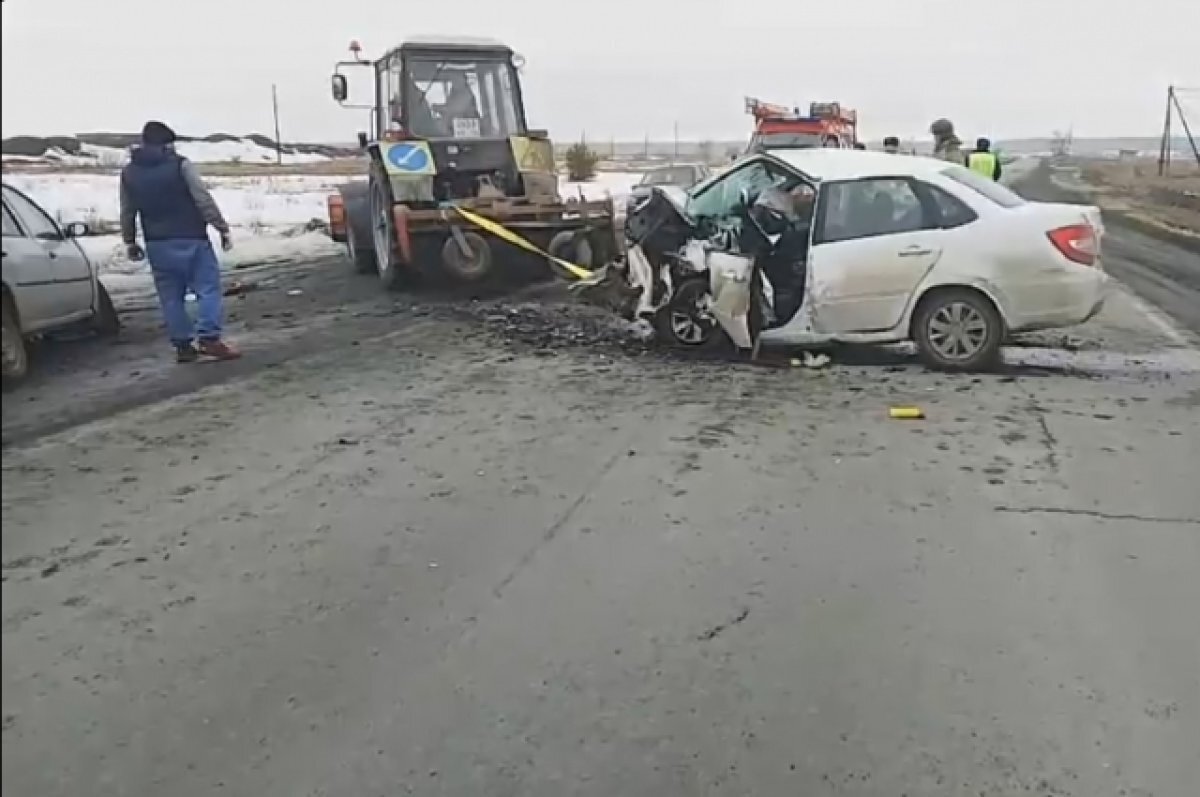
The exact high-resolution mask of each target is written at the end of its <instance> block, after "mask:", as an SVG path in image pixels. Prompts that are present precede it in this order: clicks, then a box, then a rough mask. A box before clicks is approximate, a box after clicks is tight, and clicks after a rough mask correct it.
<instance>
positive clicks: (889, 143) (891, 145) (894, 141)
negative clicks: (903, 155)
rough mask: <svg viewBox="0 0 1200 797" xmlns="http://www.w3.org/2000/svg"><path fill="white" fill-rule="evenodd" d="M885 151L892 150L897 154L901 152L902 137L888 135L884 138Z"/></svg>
mask: <svg viewBox="0 0 1200 797" xmlns="http://www.w3.org/2000/svg"><path fill="white" fill-rule="evenodd" d="M883 151H884V152H890V153H891V154H893V155H896V154H898V153H899V152H900V139H899V138H897V137H896V136H888V137H887V138H885V139H884V140H883Z"/></svg>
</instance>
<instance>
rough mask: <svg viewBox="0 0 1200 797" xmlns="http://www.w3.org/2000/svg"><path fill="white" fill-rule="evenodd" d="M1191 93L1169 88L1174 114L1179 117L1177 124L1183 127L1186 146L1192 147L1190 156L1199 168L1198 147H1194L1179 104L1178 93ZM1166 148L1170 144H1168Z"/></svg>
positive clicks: (1190, 130)
mask: <svg viewBox="0 0 1200 797" xmlns="http://www.w3.org/2000/svg"><path fill="white" fill-rule="evenodd" d="M1181 91H1193V89H1181V88H1179V87H1178V86H1172V87H1171V90H1170V92H1171V100H1172V101H1173V102H1174V105H1175V113H1176V115H1177V116H1179V124H1181V125H1183V133H1184V135H1186V136H1187V140H1188V144H1190V145H1191V147H1192V155H1194V156H1195V158H1196V165H1197V166H1200V147H1197V146H1196V138H1195V136H1193V135H1192V128H1191V126H1189V125H1188V120H1187V115H1186V114H1184V112H1183V106H1182V105H1180V104H1179V92H1181ZM1168 146H1170V144H1169V143H1168Z"/></svg>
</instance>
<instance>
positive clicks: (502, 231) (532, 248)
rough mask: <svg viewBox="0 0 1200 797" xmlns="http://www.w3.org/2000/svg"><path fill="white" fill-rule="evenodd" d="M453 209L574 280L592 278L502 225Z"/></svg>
mask: <svg viewBox="0 0 1200 797" xmlns="http://www.w3.org/2000/svg"><path fill="white" fill-rule="evenodd" d="M454 209H455V210H456V211H458V215H460V216H462V217H463V218H464V219H466V220H467V221H469V222H471V223H472V224H474V225H475V226H476V227H479V228H480V229H483V230H487V231H488V232H490V233H491V234H492V235H494V236H496V237H497V238H500V239H501V240H504V241H508V242H509V243H510V244H512V245H513V246H519V247H521V248H522V249H524V250H525V251H527V252H533V253H534V254H535V255H541V256H542V257H544V258H546V259H547V260H549V261H551V262H552V263H555V264H557V265H559V266H561V267H562V268H564V269H566V271H567V272H568V273H569V274H571V275H572V276H574V277H575V279H581V280H585V279H587V278H589V277H591V276H592V272H591V270H590V269H586V268H584V267H583V266H580V265H576V264H575V263H572V262H570V261H569V260H563V259H562V258H561V257H555V256H554V255H552V254H550V253H549V252H547V251H545V250H543V249H542V248H541V247H539V246H537V245H536V244H534V243H532V242H531V241H529V240H527V239H526V238H524V237H522V236H520V235H517V234H516V233H515V232H513V231H512V230H510V229H508V228H507V227H504V226H503V225H500V224H497V223H496V222H494V221H492V220H491V219H487V218H484V217H483V216H480V215H479V214H478V213H473V212H471V211H469V210H467V209H465V208H460V207H459V206H458V205H454Z"/></svg>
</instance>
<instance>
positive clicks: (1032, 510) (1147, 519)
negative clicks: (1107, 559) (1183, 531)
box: [996, 506, 1200, 526]
mask: <svg viewBox="0 0 1200 797" xmlns="http://www.w3.org/2000/svg"><path fill="white" fill-rule="evenodd" d="M996 511H997V512H1009V513H1011V514H1015V515H1042V514H1045V515H1081V516H1084V517H1094V518H1099V519H1100V520H1135V521H1138V522H1140V523H1187V524H1191V525H1196V526H1200V518H1188V517H1156V516H1154V515H1135V514H1122V513H1116V512H1101V511H1100V510H1097V509H1074V508H1072V507H1063V506H1024V507H1018V506H998V507H996Z"/></svg>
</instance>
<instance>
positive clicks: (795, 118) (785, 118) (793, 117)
mask: <svg viewBox="0 0 1200 797" xmlns="http://www.w3.org/2000/svg"><path fill="white" fill-rule="evenodd" d="M746 113H748V114H750V115H751V116H753V117H754V135H753V136H751V138H750V145H749V147H748V148H747V153H748V154H752V153H759V152H765V151H766V150H769V149H812V148H816V147H835V148H839V149H852V148H853V147H854V145H855V144H856V143H858V113H857V112H856V111H854V110H851V109H850V108H843V107H842V105H841V103H837V102H814V103H810V104H809V106H808V114H807V115H805V114H802V113H801V112H800V109H799V108H789V107H787V106H786V105H776V104H774V103H769V102H763V101H762V100H760V99H758V98H757V97H747V98H746Z"/></svg>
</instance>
